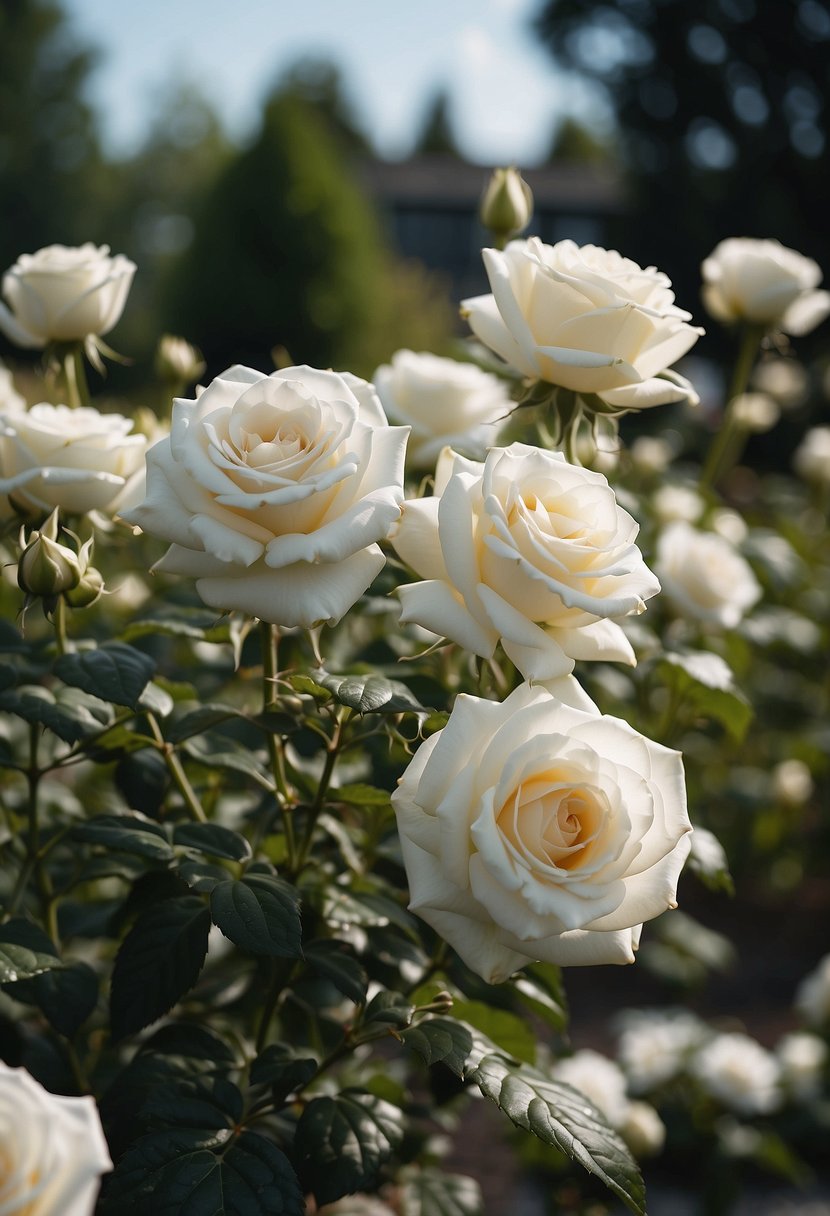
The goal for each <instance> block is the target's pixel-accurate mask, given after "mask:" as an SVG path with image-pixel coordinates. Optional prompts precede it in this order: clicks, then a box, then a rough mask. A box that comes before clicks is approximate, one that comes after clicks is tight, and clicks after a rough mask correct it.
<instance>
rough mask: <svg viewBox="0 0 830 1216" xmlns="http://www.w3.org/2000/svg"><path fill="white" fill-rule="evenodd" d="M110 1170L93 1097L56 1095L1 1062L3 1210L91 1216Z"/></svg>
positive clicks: (35, 1215)
mask: <svg viewBox="0 0 830 1216" xmlns="http://www.w3.org/2000/svg"><path fill="white" fill-rule="evenodd" d="M111 1169H112V1161H111V1160H110V1155H109V1152H108V1150H107V1144H106V1141H105V1139H104V1133H103V1131H102V1130H101V1121H100V1119H99V1117H98V1110H97V1108H96V1106H95V1102H94V1100H93V1099H92V1098H64V1097H60V1096H58V1095H57V1094H51V1093H49V1091H48V1090H46V1089H44V1088H43V1086H42V1085H39V1084H38V1083H37V1081H35V1080H33V1078H32V1077H30V1076H29V1074H28V1073H27V1072H26V1071H25V1070H24V1069H22V1068H9V1067H8V1066H7V1065H6V1064H3V1063H0V1212H3V1213H4V1214H5V1213H8V1216H90V1213H91V1212H92V1211H93V1209H94V1207H95V1201H96V1198H97V1195H98V1188H99V1182H100V1176H101V1174H102V1173H105V1172H106V1171H107V1170H111Z"/></svg>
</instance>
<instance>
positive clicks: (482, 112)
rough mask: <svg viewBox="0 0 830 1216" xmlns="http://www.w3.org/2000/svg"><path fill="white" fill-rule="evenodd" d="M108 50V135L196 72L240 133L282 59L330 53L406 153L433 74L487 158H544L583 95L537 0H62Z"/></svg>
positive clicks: (134, 128)
mask: <svg viewBox="0 0 830 1216" xmlns="http://www.w3.org/2000/svg"><path fill="white" fill-rule="evenodd" d="M64 4H65V7H66V10H67V12H68V13H69V15H70V17H71V19H72V22H73V25H74V28H75V30H76V31H77V34H78V35H79V36H80V37H81V38H83V39H84V40H85V41H89V42H91V43H93V44H95V45H97V46H98V47H99V48H100V49H101V52H102V55H101V62H100V66H99V67H98V68H97V70H96V73H95V76H94V78H93V81H92V88H91V97H92V100H93V102H94V103H95V104H96V106H97V108H98V109H99V111H100V113H101V115H102V118H103V121H104V132H105V137H106V140H107V145H108V147H109V149H110V150H111V151H112V152H114V153H121V152H124V153H128V152H129V151H131V150H132V149H133V148H134V147H135V146H136V144H137V143H138V142H139V141H140V139H141V136H142V134H143V132H144V131H145V130H146V127H147V124H148V121H149V119H150V116H151V114H152V112H153V107H154V101H155V99H157V98H158V97H159V96H160V95H162V94H164V93H168V94H169V92H170V90H171V88H172V87H174V86H175V85H176V83H185V82H188V83H195V84H196V85H197V86H199V87H200V88H201V89H202V91H203V92H204V93H205V94H206V96H207V97H208V98H209V99H210V100H211V102H212V103H213V105H214V107H215V108H216V109H217V110H218V112H219V113H220V115H221V116H222V118H223V120H224V121H225V124H226V127H227V129H228V130H229V132H230V133H231V134H232V135H234V136H235V137H238V138H244V137H245V135H246V134H247V133H248V132H249V131H250V130H251V128H252V125H253V124H254V123H255V121H256V115H257V112H258V104H259V102H260V100H261V98H262V96H263V95H264V94H265V93H266V92H267V91H268V89H269V87H270V86H271V85H272V84H273V82H274V80H275V79H276V78H277V76H278V74H279V71H280V69H281V68H283V67H285V66H286V65H287V64H290V63H291V62H292V61H293V60H295V59H296V58H298V57H300V56H302V55H308V54H313V55H317V56H326V57H329V58H332V59H334V60H335V61H336V62H337V63H338V64H339V65H340V67H341V68H342V70H343V72H344V74H345V77H346V81H347V84H348V86H349V89H350V92H351V95H352V100H353V103H354V109H355V111H356V113H357V115H358V117H359V118H360V119H361V121H362V123H363V125H364V126H365V127H366V128H367V129H368V130H369V131H370V133H371V134H372V136H373V138H374V140H375V143H376V145H377V146H378V148H379V150H380V151H381V153H382V154H383V155H386V156H389V157H393V158H394V157H399V156H403V155H405V154H406V152H407V150H408V148H409V145H410V143H411V139H412V136H413V132H414V131H415V130H416V128H417V126H418V124H419V120H420V119H421V117H422V116H423V113H424V108H425V106H426V104H427V101H428V99H429V97H430V96H431V94H432V93H433V91H434V90H435V89H436V88H437V87H438V86H442V85H443V86H446V87H447V88H448V89H449V91H450V94H451V98H452V106H453V119H454V126H455V130H456V133H457V136H458V140H459V143H460V144H461V147H462V150H463V151H464V152H465V153H466V155H467V156H468V157H470V158H471V159H473V160H476V161H479V162H481V163H503V162H509V161H514V162H516V163H518V164H520V165H528V164H532V163H533V162H534V161H535V160H538V158H539V157H540V155H542V154H543V153H544V152H545V151H546V149H547V146H548V143H549V140H550V135H551V131H552V129H553V124H554V121H555V118H556V117H557V116H560V117H561V116H562V114H563V113H565V112H567V111H569V110H572V109H573V108H574V106H575V105H576V106H580V105H584V104H585V95H584V93H583V91H582V89H581V88H580V87H577V88H576V89H575V88H574V83H573V82H572V81H569V80H568V79H567V78H565V77H564V76H563V75H562V74H561V73H558V72H557V71H556V70H555V69H554V67H553V66H552V63H551V60H550V58H549V57H548V55H547V53H546V51H545V50H544V48H543V47H542V46H541V45H540V43H539V42H538V40H537V39H536V38H535V37H534V35H533V33H532V31H531V30H530V28H529V25H530V19H531V18H532V16H533V14H534V13H535V12H536V11H537V10H538V8H539V4H540V0H417V2H416V3H405V2H404V0H122V2H121V3H114V2H113V0H64Z"/></svg>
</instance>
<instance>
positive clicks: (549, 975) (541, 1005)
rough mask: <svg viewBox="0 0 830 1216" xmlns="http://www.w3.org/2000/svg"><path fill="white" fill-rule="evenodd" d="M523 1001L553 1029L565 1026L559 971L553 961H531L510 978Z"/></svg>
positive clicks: (566, 1011) (564, 1005)
mask: <svg viewBox="0 0 830 1216" xmlns="http://www.w3.org/2000/svg"><path fill="white" fill-rule="evenodd" d="M511 984H512V987H513V990H514V992H516V993H517V994H518V996H519V998H520V1000H521V1001H522V1004H523V1005H527V1006H529V1008H530V1009H532V1010H533V1012H534V1013H535V1014H537V1015H538V1016H539V1017H540V1018H543V1019H544V1020H545V1021H546V1022H547V1023H548V1025H549V1026H552V1027H553V1029H554V1030H559V1031H564V1030H567V1027H568V1006H567V1001H566V998H565V989H564V986H563V984H562V972H561V970H560V968H559V967H556V966H554V964H553V963H535V964H534V965H533V966H532V967H526V968H525V969H524V970H523V971H522V972H520V974H519V975H518V976H517V977H516V978H515V979H513V980H512V981H511Z"/></svg>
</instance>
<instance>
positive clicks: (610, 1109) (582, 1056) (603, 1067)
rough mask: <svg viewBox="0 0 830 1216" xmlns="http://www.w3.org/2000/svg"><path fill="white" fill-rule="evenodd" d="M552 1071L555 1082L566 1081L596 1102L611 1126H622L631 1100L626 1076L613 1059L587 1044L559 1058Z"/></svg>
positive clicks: (595, 1104)
mask: <svg viewBox="0 0 830 1216" xmlns="http://www.w3.org/2000/svg"><path fill="white" fill-rule="evenodd" d="M551 1071H552V1075H553V1078H554V1080H555V1081H564V1082H565V1084H566V1085H570V1086H571V1087H572V1088H573V1089H578V1090H579V1092H580V1093H582V1094H584V1095H585V1097H586V1098H588V1099H589V1101H591V1102H593V1104H594V1106H595V1107H596V1108H597V1110H598V1111H599V1112H600V1114H603V1115H605V1118H606V1120H607V1121H608V1123H609V1124H610V1125H611V1127H615V1128H621V1127H622V1125H623V1123H624V1122H625V1118H626V1115H627V1113H628V1107H629V1101H628V1098H627V1097H626V1096H625V1076H624V1074H623V1072H622V1070H621V1069H620V1068H619V1066H618V1065H617V1064H615V1063H614V1061H613V1060H609V1059H608V1058H607V1057H606V1056H603V1055H600V1053H599V1052H598V1051H592V1050H591V1048H589V1047H585V1048H583V1049H582V1050H581V1051H575V1052H574V1054H573V1055H572V1056H567V1057H566V1058H565V1059H564V1060H557V1062H556V1063H555V1064H554V1066H553V1069H552V1070H551Z"/></svg>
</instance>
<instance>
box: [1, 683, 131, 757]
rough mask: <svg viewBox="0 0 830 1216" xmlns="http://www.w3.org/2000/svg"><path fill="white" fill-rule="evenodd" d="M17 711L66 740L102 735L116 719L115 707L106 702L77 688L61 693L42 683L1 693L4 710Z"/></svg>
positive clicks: (76, 741) (23, 716)
mask: <svg viewBox="0 0 830 1216" xmlns="http://www.w3.org/2000/svg"><path fill="white" fill-rule="evenodd" d="M2 710H5V711H6V713H10V714H16V715H17V717H18V718H22V719H23V720H24V722H39V723H40V724H41V725H42V726H46V727H48V729H49V730H51V731H52V732H53V733H54V734H56V735H57V736H58V738H59V739H63V741H64V743H79V742H80V741H81V740H82V739H87V738H89V736H90V735H97V734H99V733H100V732H101V731H102V730H103V729H104V728H105V727H106V726H109V724H110V723H111V722H112V720H113V717H114V712H113V709H112V707H111V706H110V705H108V704H107V702H106V701H101V700H100V699H99V698H98V697H93V696H90V695H88V694H87V693H84V692H82V691H81V690H80V689H77V688H61V689H59V690H58V692H57V693H53V692H51V691H50V690H49V689H48V688H42V687H41V686H40V685H39V684H29V685H22V686H21V687H20V688H8V689H6V691H5V692H0V711H2Z"/></svg>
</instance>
